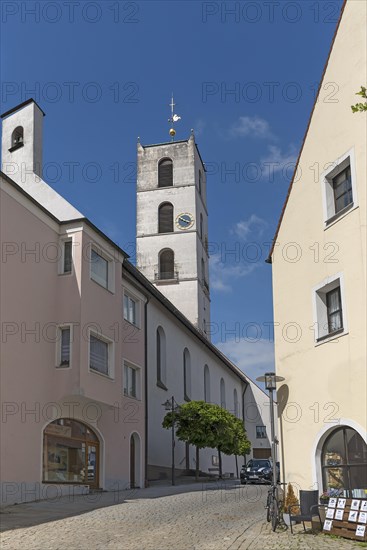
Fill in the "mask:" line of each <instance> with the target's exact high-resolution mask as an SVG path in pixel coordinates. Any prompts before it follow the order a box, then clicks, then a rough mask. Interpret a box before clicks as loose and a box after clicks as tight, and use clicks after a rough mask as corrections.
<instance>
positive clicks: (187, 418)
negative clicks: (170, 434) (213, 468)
mask: <svg viewBox="0 0 367 550" xmlns="http://www.w3.org/2000/svg"><path fill="white" fill-rule="evenodd" d="M173 420H174V422H175V425H176V426H177V430H176V435H177V438H178V439H179V440H180V441H185V442H186V443H189V444H190V445H194V446H195V447H196V478H198V476H199V453H200V449H203V448H206V447H209V448H211V449H217V450H218V458H219V475H220V476H222V456H221V453H224V454H228V455H231V454H235V455H244V454H247V453H248V452H249V450H250V442H249V441H248V439H247V437H246V431H245V429H244V427H243V422H242V421H241V420H240V419H238V418H236V417H235V416H234V415H233V414H231V413H230V412H228V411H227V410H226V409H223V408H222V407H220V406H219V405H214V404H212V403H205V401H190V402H189V403H185V404H184V405H181V406H180V407H179V409H178V410H177V411H175V412H173V413H172V412H169V413H167V414H166V416H165V417H164V420H163V424H162V425H163V427H164V428H166V429H169V428H171V427H172V422H173Z"/></svg>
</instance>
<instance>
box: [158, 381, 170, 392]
mask: <svg viewBox="0 0 367 550" xmlns="http://www.w3.org/2000/svg"><path fill="white" fill-rule="evenodd" d="M157 386H158V388H161V389H162V390H165V391H168V388H167V387H166V386H165V385H164V384H163V382H161V381H160V380H157Z"/></svg>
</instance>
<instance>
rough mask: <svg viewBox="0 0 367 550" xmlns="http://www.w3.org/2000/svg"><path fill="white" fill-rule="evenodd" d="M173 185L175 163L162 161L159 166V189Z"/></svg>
mask: <svg viewBox="0 0 367 550" xmlns="http://www.w3.org/2000/svg"><path fill="white" fill-rule="evenodd" d="M171 185H173V162H172V160H171V159H162V160H160V161H159V164H158V187H170V186H171Z"/></svg>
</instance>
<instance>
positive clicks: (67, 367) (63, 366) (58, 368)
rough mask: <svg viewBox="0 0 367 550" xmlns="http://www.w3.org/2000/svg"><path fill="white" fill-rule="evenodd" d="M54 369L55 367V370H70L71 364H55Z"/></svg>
mask: <svg viewBox="0 0 367 550" xmlns="http://www.w3.org/2000/svg"><path fill="white" fill-rule="evenodd" d="M55 369H57V370H70V369H71V364H70V363H69V364H68V365H55Z"/></svg>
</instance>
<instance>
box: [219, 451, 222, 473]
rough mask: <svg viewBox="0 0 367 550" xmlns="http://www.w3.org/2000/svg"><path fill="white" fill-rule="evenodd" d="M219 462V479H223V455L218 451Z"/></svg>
mask: <svg viewBox="0 0 367 550" xmlns="http://www.w3.org/2000/svg"><path fill="white" fill-rule="evenodd" d="M218 460H219V477H220V479H222V453H221V452H220V449H218Z"/></svg>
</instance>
